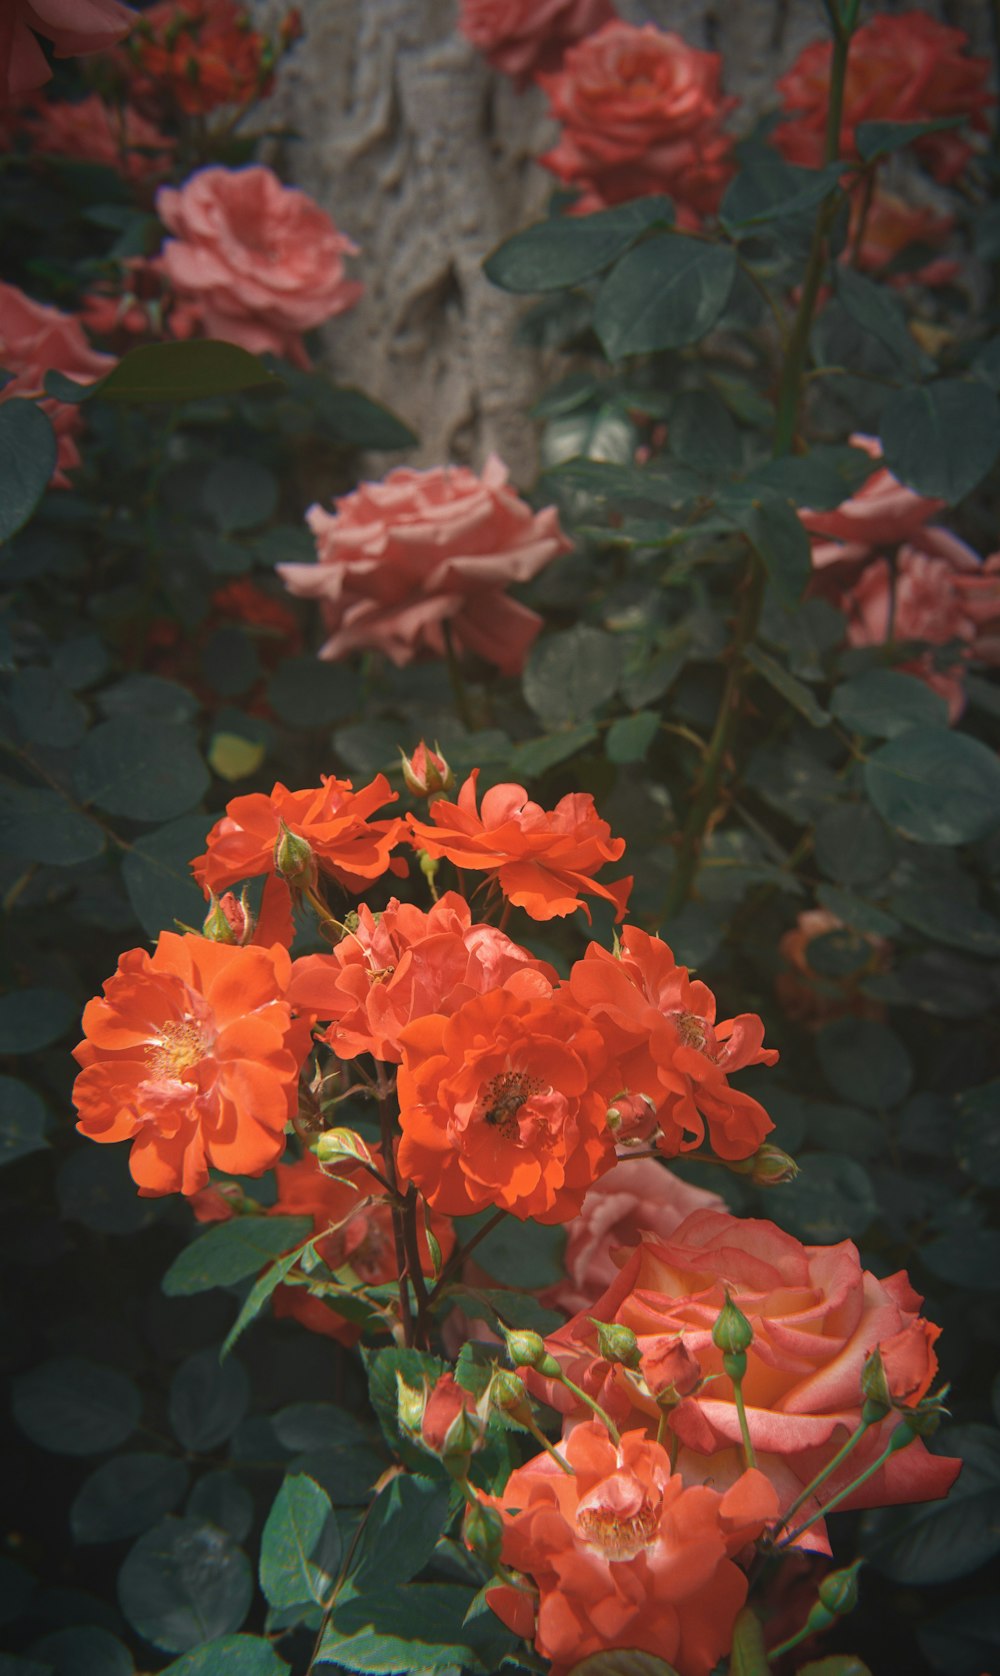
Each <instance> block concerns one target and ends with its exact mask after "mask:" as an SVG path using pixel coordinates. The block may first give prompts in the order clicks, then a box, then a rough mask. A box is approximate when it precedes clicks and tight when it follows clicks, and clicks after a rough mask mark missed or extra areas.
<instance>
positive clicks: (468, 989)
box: [290, 891, 556, 1064]
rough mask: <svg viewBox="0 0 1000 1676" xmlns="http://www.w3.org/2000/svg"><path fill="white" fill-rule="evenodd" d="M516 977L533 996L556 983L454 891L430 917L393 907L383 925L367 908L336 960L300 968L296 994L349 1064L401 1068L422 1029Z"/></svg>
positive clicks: (309, 959)
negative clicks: (363, 1059)
mask: <svg viewBox="0 0 1000 1676" xmlns="http://www.w3.org/2000/svg"><path fill="white" fill-rule="evenodd" d="M515 977H517V979H518V989H519V991H520V992H521V993H524V994H530V993H535V994H538V995H548V994H550V993H551V990H552V985H553V984H554V983H555V981H556V974H555V972H554V971H553V969H552V968H551V967H550V966H548V965H547V964H546V963H545V962H544V961H541V960H536V959H535V957H534V956H533V955H531V954H529V952H528V950H527V949H522V948H520V947H519V946H518V944H517V943H514V942H512V941H511V939H510V938H509V937H507V936H505V935H504V933H503V932H502V931H498V930H496V928H495V927H494V926H492V925H475V924H473V921H472V911H471V909H470V907H469V904H468V903H467V902H466V901H465V899H464V898H463V897H461V896H458V895H456V893H455V892H454V891H448V892H447V893H446V894H445V895H444V896H442V897H441V899H440V901H438V902H436V903H435V904H434V906H433V907H432V908H431V909H430V910H429V911H427V912H425V911H424V910H423V909H421V908H417V907H415V906H414V905H413V904H412V903H408V902H402V903H401V902H398V901H396V900H395V898H393V900H392V901H390V902H389V904H388V906H387V907H386V908H385V910H384V911H383V912H382V913H381V914H379V915H378V916H377V917H376V916H375V915H374V914H372V912H371V910H370V909H369V908H368V907H367V906H366V905H365V904H364V903H362V905H361V906H360V908H359V909H358V923H357V926H356V927H355V928H354V929H353V930H352V931H351V932H349V934H348V935H347V936H346V937H344V938H343V939H342V940H341V941H340V942H339V943H338V944H337V946H336V947H335V948H334V949H333V950H332V951H331V952H330V953H329V954H309V955H304V956H303V957H302V959H301V960H297V961H296V962H295V966H294V968H293V972H292V985H291V991H290V993H291V996H292V999H293V1003H294V1005H295V1006H298V1007H302V1008H304V1009H305V1010H306V1011H308V1012H310V1013H312V1014H314V1015H315V1017H316V1018H319V1019H329V1020H331V1023H330V1025H329V1028H328V1029H327V1031H326V1033H325V1039H326V1041H327V1042H328V1043H329V1045H330V1047H331V1048H332V1049H333V1051H334V1052H335V1053H336V1054H337V1055H338V1056H339V1057H340V1058H341V1059H353V1058H355V1056H356V1055H357V1054H359V1053H371V1054H373V1055H374V1057H375V1058H376V1059H381V1060H384V1061H388V1062H389V1063H394V1064H398V1063H399V1061H400V1059H401V1058H402V1047H401V1045H400V1043H401V1037H402V1033H403V1031H404V1030H405V1028H406V1026H407V1025H408V1024H410V1023H411V1021H412V1020H413V1019H417V1018H425V1017H426V1016H427V1015H428V1014H429V1013H444V1014H449V1015H450V1014H451V1013H453V1012H455V1011H456V1010H457V1009H458V1008H459V1007H460V1006H462V1004H463V1003H464V1002H465V1001H469V1000H471V999H472V997H473V996H474V995H482V994H484V993H485V991H486V990H489V989H498V988H499V987H500V986H501V985H502V984H505V983H507V982H508V981H509V980H511V979H513V978H515Z"/></svg>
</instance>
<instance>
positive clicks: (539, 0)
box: [458, 0, 615, 87]
mask: <svg viewBox="0 0 1000 1676" xmlns="http://www.w3.org/2000/svg"><path fill="white" fill-rule="evenodd" d="M459 4H460V11H459V18H458V27H459V29H460V30H461V31H462V34H463V35H464V36H465V38H466V40H467V41H471V42H472V44H473V46H474V47H478V48H479V51H480V52H481V53H482V54H483V56H484V57H485V58H486V60H487V61H488V62H489V63H490V64H492V66H493V68H494V70H501V71H502V72H503V74H504V75H505V76H511V77H512V78H513V80H514V83H515V85H516V86H518V87H524V86H526V84H527V83H528V82H530V81H531V80H532V78H533V77H534V76H535V75H537V74H538V72H539V71H540V70H555V69H558V67H559V65H560V63H561V62H562V57H563V53H564V52H565V51H566V48H567V47H568V46H570V45H571V44H572V43H573V42H574V41H579V40H580V39H581V37H582V36H584V35H590V34H592V33H593V31H594V30H595V29H599V28H600V27H601V25H602V23H608V22H609V21H610V19H611V18H613V17H614V15H615V12H614V7H613V6H612V4H611V0H459Z"/></svg>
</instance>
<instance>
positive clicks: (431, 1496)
mask: <svg viewBox="0 0 1000 1676" xmlns="http://www.w3.org/2000/svg"><path fill="white" fill-rule="evenodd" d="M448 1503H449V1487H448V1484H447V1483H445V1482H442V1480H440V1479H436V1478H422V1477H420V1476H418V1475H417V1474H416V1473H407V1474H405V1475H404V1476H402V1477H399V1478H394V1479H392V1481H391V1483H389V1484H388V1485H387V1486H386V1488H385V1489H384V1490H383V1491H382V1492H381V1494H380V1495H378V1496H376V1498H375V1501H374V1503H373V1505H372V1510H371V1512H370V1513H369V1515H368V1518H367V1519H366V1520H365V1526H364V1530H363V1531H362V1533H361V1539H360V1541H359V1542H358V1545H357V1548H356V1549H355V1552H354V1559H353V1563H352V1565H351V1570H350V1572H349V1577H350V1581H351V1586H352V1589H353V1591H354V1593H355V1594H361V1593H363V1592H364V1590H365V1589H366V1588H377V1589H378V1590H380V1591H381V1590H382V1589H385V1588H390V1587H392V1586H393V1585H394V1584H396V1583H408V1582H409V1580H410V1578H411V1577H415V1576H416V1575H417V1573H418V1572H419V1571H422V1570H423V1568H424V1566H425V1565H426V1564H427V1562H428V1560H429V1559H430V1557H431V1555H432V1554H433V1552H434V1549H435V1548H436V1546H437V1542H438V1538H439V1537H440V1536H441V1535H442V1533H443V1531H444V1528H445V1525H446V1524H447V1522H448Z"/></svg>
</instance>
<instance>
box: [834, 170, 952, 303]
mask: <svg viewBox="0 0 1000 1676" xmlns="http://www.w3.org/2000/svg"><path fill="white" fill-rule="evenodd" d="M954 226H955V217H954V216H953V215H941V214H940V213H939V212H938V211H937V210H935V209H932V208H931V207H930V205H929V204H921V205H919V206H918V205H916V204H908V203H907V202H906V200H905V199H904V198H899V197H897V196H896V194H895V193H894V192H889V191H887V190H886V189H885V188H884V187H881V186H878V187H876V188H875V191H874V192H873V194H872V199H871V202H870V204H869V205H868V207H867V213H866V210H865V198H864V193H863V192H861V191H856V192H855V193H854V194H853V196H852V198H851V222H850V228H849V230H848V235H847V248H846V249H845V251H844V252H843V254H842V256H841V261H842V262H845V263H846V262H848V261H849V260H850V252H851V251H853V250H855V246H856V241H857V238H858V234H859V233H860V235H861V242H860V244H857V247H856V255H855V258H854V259H855V261H856V262H857V265H858V267H859V268H861V269H862V270H863V271H864V272H866V273H874V274H879V275H884V276H885V277H886V278H887V279H888V282H889V284H890V285H906V284H908V283H910V282H911V281H913V280H916V281H918V282H919V283H920V284H921V285H948V284H950V283H951V281H952V280H953V279H955V278H956V276H957V275H958V273H959V272H960V268H961V264H960V263H959V262H958V261H957V260H955V259H954V258H952V257H945V256H942V257H935V258H934V259H933V260H931V261H930V262H923V263H922V264H921V266H920V267H917V268H912V269H911V268H897V267H896V264H897V263H898V261H899V258H900V257H902V256H903V255H904V253H905V252H906V251H908V250H910V249H912V248H913V247H914V246H920V247H924V248H928V249H930V250H935V249H937V248H938V247H939V246H940V245H942V244H944V242H945V240H946V239H947V238H948V237H949V236H950V234H951V233H952V231H953V230H954ZM886 270H888V272H886Z"/></svg>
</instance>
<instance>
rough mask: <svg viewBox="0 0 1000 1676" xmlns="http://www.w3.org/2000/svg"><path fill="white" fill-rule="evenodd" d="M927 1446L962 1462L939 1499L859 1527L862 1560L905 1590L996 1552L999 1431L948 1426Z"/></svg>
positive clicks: (871, 1517)
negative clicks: (945, 1495) (944, 1495)
mask: <svg viewBox="0 0 1000 1676" xmlns="http://www.w3.org/2000/svg"><path fill="white" fill-rule="evenodd" d="M997 1238H998V1240H1000V1235H998V1236H997ZM931 1448H932V1451H933V1453H934V1454H935V1455H952V1456H954V1455H959V1456H960V1457H961V1459H962V1461H963V1463H964V1464H963V1467H962V1471H961V1472H960V1473H959V1475H958V1478H957V1480H956V1482H955V1484H954V1485H953V1486H952V1489H951V1491H950V1493H949V1495H948V1498H947V1500H946V1501H934V1502H928V1503H925V1504H923V1505H922V1506H918V1507H907V1508H899V1509H896V1508H887V1509H880V1510H879V1511H878V1512H876V1513H869V1514H867V1515H866V1516H865V1518H864V1520H863V1522H862V1533H861V1548H862V1552H863V1554H864V1556H865V1559H866V1560H868V1561H869V1563H870V1564H871V1565H873V1566H875V1567H876V1568H877V1570H879V1571H880V1572H882V1574H883V1576H885V1577H888V1578H889V1579H890V1580H891V1581H892V1582H894V1583H904V1584H907V1585H909V1586H910V1587H913V1588H922V1587H924V1586H925V1585H926V1584H929V1583H950V1582H952V1581H953V1580H954V1579H955V1578H956V1577H965V1576H966V1575H967V1574H968V1573H969V1572H972V1571H978V1569H979V1567H980V1566H981V1565H985V1564H986V1563H987V1562H988V1561H989V1560H991V1559H993V1557H994V1556H995V1555H996V1554H998V1553H1000V1433H998V1432H997V1431H996V1429H995V1428H994V1427H992V1426H984V1425H978V1424H973V1425H963V1426H948V1427H945V1428H944V1429H943V1430H942V1431H940V1432H939V1433H938V1434H937V1435H936V1437H935V1438H934V1440H933V1442H932V1445H931Z"/></svg>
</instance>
